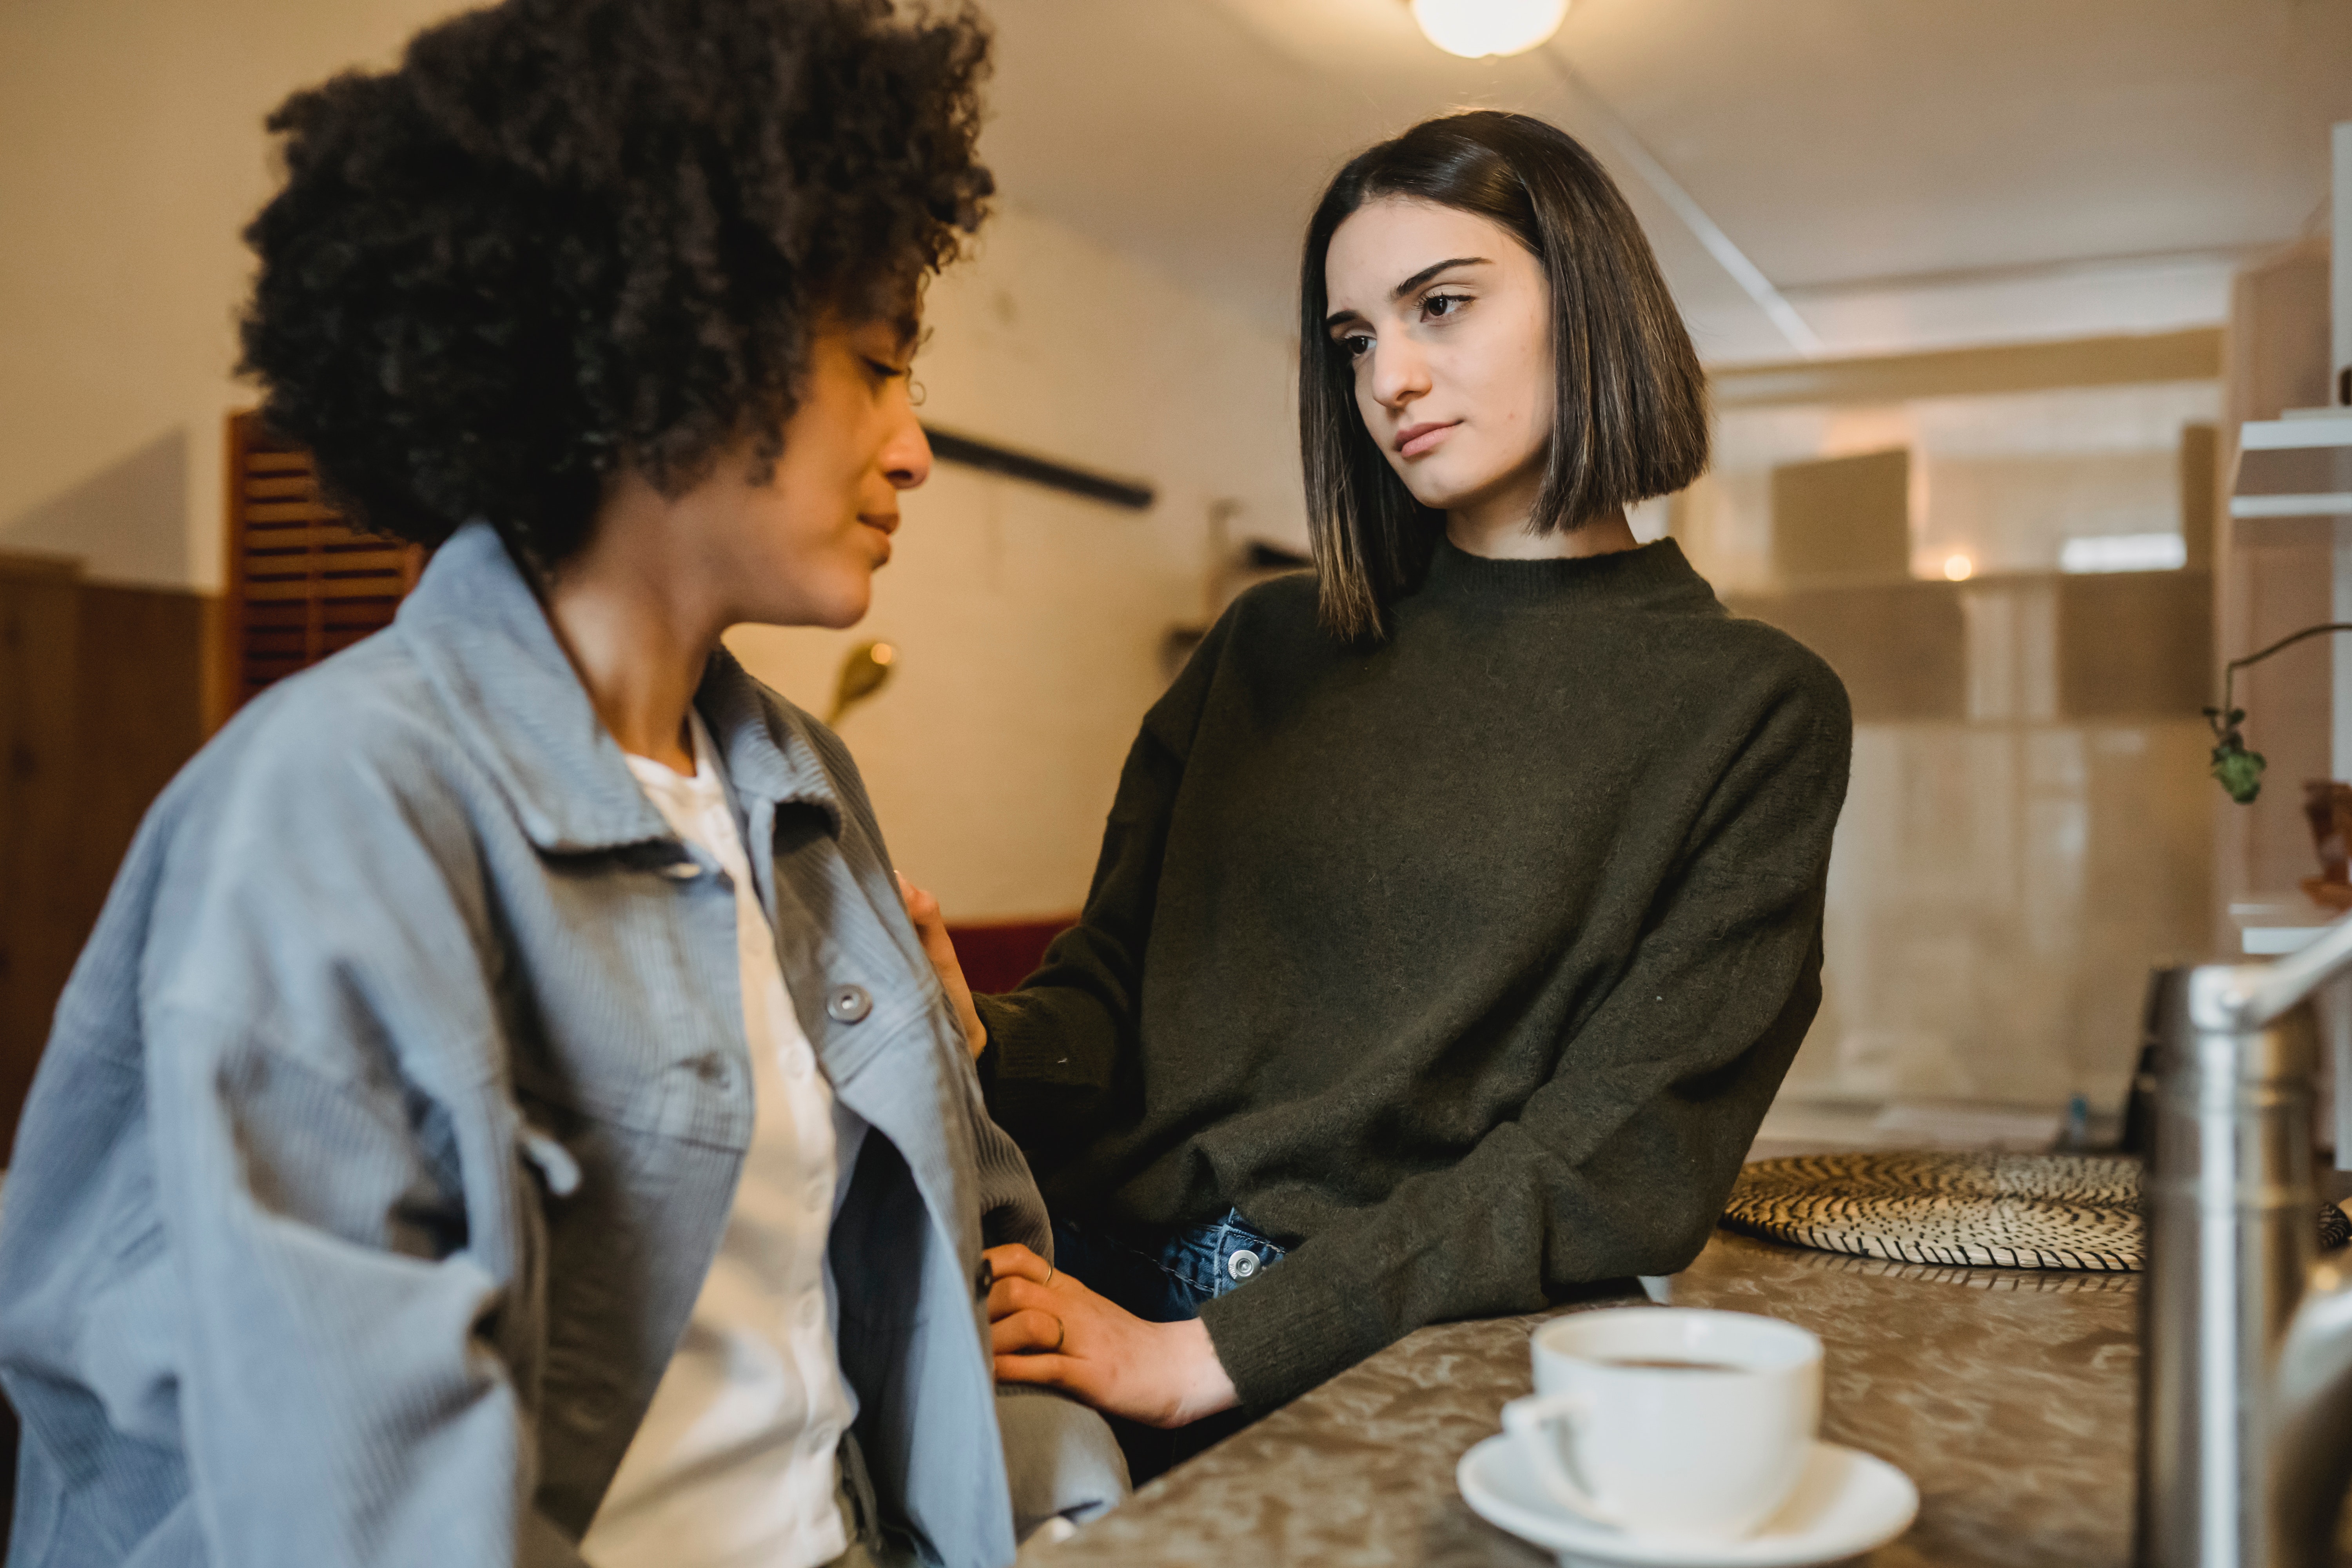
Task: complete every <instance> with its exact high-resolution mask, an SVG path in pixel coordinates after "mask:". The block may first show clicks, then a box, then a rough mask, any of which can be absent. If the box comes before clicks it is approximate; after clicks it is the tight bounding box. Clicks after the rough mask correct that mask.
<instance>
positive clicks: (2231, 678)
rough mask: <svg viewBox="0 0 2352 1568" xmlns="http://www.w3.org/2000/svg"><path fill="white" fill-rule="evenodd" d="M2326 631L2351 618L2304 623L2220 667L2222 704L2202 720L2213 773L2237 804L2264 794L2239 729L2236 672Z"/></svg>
mask: <svg viewBox="0 0 2352 1568" xmlns="http://www.w3.org/2000/svg"><path fill="white" fill-rule="evenodd" d="M2327 632H2352V621H2326V622H2323V623H2322V624H2320V625H2318V626H2305V627H2304V628H2303V630H2301V631H2299V632H2295V633H2293V634H2292V635H2290V636H2287V637H2281V638H2279V640H2278V641H2276V642H2274V643H2273V644H2271V646H2270V647H2266V648H2261V649H2258V650H2256V651H2255V652H2253V653H2250V654H2248V655H2246V657H2245V658H2233V659H2231V661H2230V662H2229V663H2227V664H2225V665H2223V666H2222V667H2221V706H2220V707H2219V708H2208V709H2206V710H2205V722H2207V723H2208V724H2210V725H2211V726H2212V727H2213V742H2214V743H2213V776H2214V778H2216V779H2217V780H2219V781H2220V782H2221V787H2222V788H2223V789H2225V790H2228V791H2229V792H2230V798H2231V800H2234V801H2236V802H2237V803H2238V804H2239V805H2252V804H2253V800H2254V797H2255V796H2256V795H2260V794H2262V793H2263V766H2264V765H2265V764H2264V763H2263V754H2262V753H2261V752H2254V751H2249V750H2247V749H2246V737H2245V733H2244V731H2242V729H2241V728H2240V726H2242V724H2244V723H2245V721H2246V710H2244V709H2242V708H2241V707H2239V706H2238V705H2237V703H2236V701H2235V695H2236V690H2237V682H2238V671H2240V670H2242V669H2243V668H2246V667H2247V666H2248V665H2254V664H2260V663H2262V661H2263V660H2264V659H2266V658H2270V656H2271V655H2273V654H2274V653H2276V652H2278V651H2279V650H2280V649H2282V648H2289V647H2294V645H2295V644H2297V643H2299V642H2301V641H2303V640H2304V639H2305V637H2319V636H2321V635H2323V634H2325V633H2327Z"/></svg>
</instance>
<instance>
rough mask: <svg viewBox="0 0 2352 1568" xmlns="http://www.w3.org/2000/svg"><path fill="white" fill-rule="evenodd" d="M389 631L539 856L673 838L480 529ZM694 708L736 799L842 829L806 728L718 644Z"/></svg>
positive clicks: (453, 546)
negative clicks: (791, 806) (810, 812)
mask: <svg viewBox="0 0 2352 1568" xmlns="http://www.w3.org/2000/svg"><path fill="white" fill-rule="evenodd" d="M396 625H397V626H398V627H399V630H400V632H401V634H402V635H403V636H404V637H405V639H406V640H407V643H408V646H409V647H410V649H411V650H412V652H413V653H414V655H415V658H416V661H417V663H418V664H419V665H420V666H421V667H422V668H423V669H424V671H425V679H427V680H428V681H429V682H431V683H432V685H433V687H434V689H435V690H436V692H437V693H438V694H439V696H440V698H441V700H442V703H443V705H444V706H445V707H446V709H447V710H448V712H449V714H450V717H451V719H452V721H453V722H454V725H455V727H456V729H457V732H458V736H459V740H460V743H461V744H463V745H464V746H465V748H466V750H467V752H468V753H470V754H471V755H472V756H473V757H475V758H476V759H477V760H478V761H479V762H480V763H481V764H482V765H483V766H484V767H485V768H486V769H488V772H489V773H490V775H491V776H492V777H493V778H494V779H495V780H496V781H497V783H498V785H499V789H500V791H501V792H503V793H504V794H505V795H506V797H507V800H508V802H509V805H511V806H512V807H513V808H514V813H515V816H516V818H517V819H518V820H519V821H520V824H521V826H522V830H523V832H524V834H525V835H526V836H528V837H530V841H531V843H532V844H533V845H534V846H536V847H538V848H539V849H541V851H543V852H547V853H551V854H581V853H587V852H592V851H597V850H606V849H613V848H617V847H620V846H622V845H625V844H641V843H645V842H646V841H648V840H654V839H667V838H671V837H675V835H673V834H672V833H671V831H670V828H669V825H668V824H667V822H665V821H663V820H662V816H661V814H660V812H658V811H656V809H655V808H654V805H653V803H652V802H651V801H649V800H647V799H646V795H645V792H644V791H643V790H642V789H640V788H638V787H637V781H636V779H635V776H634V775H632V774H631V773H630V772H629V768H628V763H626V762H625V760H624V759H623V757H622V754H621V748H620V746H619V744H618V743H617V742H614V739H613V737H612V734H611V732H610V731H607V730H606V729H605V728H604V724H603V722H602V721H599V720H598V719H597V717H596V710H595V708H594V706H593V704H592V703H591V702H590V701H589V700H588V692H587V689H585V688H584V687H583V686H582V685H581V684H580V677H579V676H578V674H577V673H575V672H574V671H573V669H572V661H571V660H570V659H569V658H566V657H564V653H563V649H562V646H561V645H559V644H558V643H557V642H556V640H555V632H554V630H553V628H552V627H551V626H549V625H548V622H547V614H546V612H545V611H544V610H543V609H542V608H541V605H540V603H539V599H538V596H537V595H534V594H533V593H532V592H531V589H530V584H529V582H527V581H526V580H525V579H524V577H523V574H522V573H521V571H520V569H519V568H518V567H517V566H516V565H515V563H514V561H513V559H512V557H510V556H509V554H508V553H507V549H506V546H505V545H504V544H503V543H502V542H500V541H499V536H498V533H497V532H496V531H494V530H493V529H491V527H490V526H489V525H488V523H485V522H478V521H477V522H469V523H467V525H466V526H465V527H463V528H461V529H459V530H458V531H457V532H456V533H454V534H452V535H451V536H450V537H449V540H448V542H446V543H445V544H443V545H442V546H441V548H440V549H439V550H438V551H436V552H434V556H433V560H432V562H431V563H430V564H429V565H427V566H426V567H425V575H424V576H423V577H422V578H421V579H420V580H419V581H418V582H417V584H416V588H415V592H414V593H412V594H410V595H408V597H407V599H406V600H404V602H403V603H402V605H401V606H400V614H399V616H398V618H397V622H396ZM694 702H695V707H696V708H697V709H698V710H700V712H701V714H702V720H703V722H704V723H705V724H707V725H709V728H710V736H711V739H712V741H713V742H716V743H717V745H718V747H719V754H720V756H721V758H722V759H723V761H724V763H725V766H726V769H727V774H728V782H729V784H730V785H731V786H732V787H733V789H734V791H735V793H736V795H737V796H738V797H739V799H740V800H741V801H742V802H743V803H744V804H745V805H750V804H751V803H752V802H754V801H764V802H766V803H767V804H768V805H771V806H775V805H783V804H785V803H787V802H802V803H805V804H808V805H814V806H816V807H817V808H818V809H819V810H820V811H821V812H823V813H824V816H825V817H826V819H827V820H828V822H829V824H830V826H831V829H832V831H834V832H835V833H838V832H839V831H840V829H841V817H842V807H841V798H840V795H839V794H838V792H837V791H836V790H835V788H834V784H833V781H832V779H831V778H830V776H828V775H827V774H826V773H825V771H824V764H823V763H820V762H819V761H818V759H817V755H816V751H815V748H814V746H813V745H812V744H811V743H810V742H809V740H808V738H807V736H806V735H805V734H804V733H803V731H802V730H801V726H802V725H803V724H804V723H806V722H808V721H807V720H805V719H804V718H803V716H802V715H800V714H799V713H798V712H796V711H794V710H791V709H789V708H787V707H785V706H784V705H783V704H782V703H775V702H771V701H769V700H766V697H765V694H764V693H763V692H762V691H761V688H760V686H759V683H758V682H756V681H754V680H753V679H751V676H749V675H748V674H746V673H745V672H744V669H743V667H742V666H741V665H740V664H738V663H736V662H735V659H734V657H733V656H732V655H730V654H729V653H728V652H727V651H726V650H725V649H724V648H721V649H719V650H718V651H717V652H715V653H713V654H712V655H711V658H710V663H709V667H708V668H706V669H705V670H704V671H703V677H702V684H701V686H700V688H699V689H697V691H696V692H695V697H694Z"/></svg>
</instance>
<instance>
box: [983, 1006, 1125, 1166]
mask: <svg viewBox="0 0 2352 1568" xmlns="http://www.w3.org/2000/svg"><path fill="white" fill-rule="evenodd" d="M971 1005H972V1008H973V1010H974V1011H976V1012H977V1013H979V1015H980V1022H981V1026H982V1028H985V1029H986V1030H987V1031H988V1044H987V1045H986V1046H985V1047H982V1050H981V1053H980V1058H979V1060H978V1061H977V1062H976V1063H975V1064H974V1065H975V1067H976V1068H978V1070H979V1073H980V1092H981V1098H982V1100H983V1101H984V1102H985V1103H986V1105H987V1106H988V1113H989V1115H991V1116H992V1117H993V1118H995V1120H996V1122H997V1125H999V1126H1001V1127H1003V1129H1004V1130H1005V1131H1007V1132H1010V1133H1012V1134H1013V1137H1014V1139H1015V1140H1017V1141H1019V1142H1022V1143H1024V1144H1026V1143H1028V1142H1030V1141H1031V1140H1032V1139H1033V1138H1034V1137H1036V1136H1039V1135H1041V1134H1050V1133H1052V1132H1054V1131H1057V1130H1059V1131H1066V1128H1067V1123H1068V1121H1069V1118H1070V1116H1071V1114H1072V1113H1073V1111H1074V1110H1075V1109H1076V1104H1077V1102H1076V1098H1074V1097H1087V1096H1090V1094H1091V1091H1092V1090H1093V1088H1094V1086H1093V1085H1091V1084H1088V1083H1087V1082H1086V1081H1085V1079H1084V1078H1083V1076H1082V1075H1081V1074H1079V1073H1078V1072H1077V1071H1076V1064H1075V1063H1073V1062H1072V1061H1071V1059H1070V1053H1069V1051H1068V1050H1067V1049H1066V1047H1063V1046H1062V1045H1061V1044H1060V1034H1059V1031H1058V1030H1057V1029H1056V1028H1055V1019H1054V1018H1053V1017H1051V1016H1039V1015H1040V1014H1041V1013H1042V1012H1043V1009H1042V1008H1040V1007H1038V1006H1037V1005H1036V1004H1034V1003H1032V1002H1028V1001H1025V1000H1024V998H1023V997H1022V996H1021V995H1020V994H1018V993H1014V994H1007V995H1002V996H979V995H976V996H974V997H973V998H972V999H971Z"/></svg>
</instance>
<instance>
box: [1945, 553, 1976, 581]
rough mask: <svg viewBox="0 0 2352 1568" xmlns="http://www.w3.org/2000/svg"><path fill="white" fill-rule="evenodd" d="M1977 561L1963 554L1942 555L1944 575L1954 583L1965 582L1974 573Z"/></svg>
mask: <svg viewBox="0 0 2352 1568" xmlns="http://www.w3.org/2000/svg"><path fill="white" fill-rule="evenodd" d="M1976 571H1977V563H1975V562H1973V561H1971V560H1969V558H1968V557H1967V556H1965V555H1947V556H1945V557H1944V575H1945V576H1946V577H1948V578H1949V579H1950V580H1951V581H1953V582H1955V583H1965V582H1967V581H1968V580H1969V578H1970V577H1973V576H1975V575H1976Z"/></svg>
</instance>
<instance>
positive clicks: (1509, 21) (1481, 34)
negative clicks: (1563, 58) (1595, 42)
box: [1412, 0, 1568, 60]
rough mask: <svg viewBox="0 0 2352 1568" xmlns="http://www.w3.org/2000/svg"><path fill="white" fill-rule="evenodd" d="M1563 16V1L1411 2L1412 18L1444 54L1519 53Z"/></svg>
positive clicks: (1565, 1) (1468, 56)
mask: <svg viewBox="0 0 2352 1568" xmlns="http://www.w3.org/2000/svg"><path fill="white" fill-rule="evenodd" d="M1567 16H1568V0H1412V19H1413V20H1414V21H1416V22H1418V23H1420V24H1421V30H1422V33H1423V36H1424V37H1427V38H1428V39H1429V41H1430V42H1431V43H1433V44H1435V45H1436V46H1437V47H1439V48H1441V49H1444V51H1445V52H1446V53H1447V54H1449V55H1460V56H1461V57H1462V58H1465V59H1471V60H1482V59H1486V58H1488V57H1489V56H1493V55H1523V54H1526V53H1527V52H1528V50H1529V49H1532V48H1534V47H1536V46H1537V45H1538V44H1540V43H1542V42H1543V41H1544V40H1545V39H1546V38H1549V37H1551V36H1552V35H1553V34H1554V33H1557V32H1559V25H1560V23H1561V22H1562V21H1563V20H1565V19H1566V18H1567Z"/></svg>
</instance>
